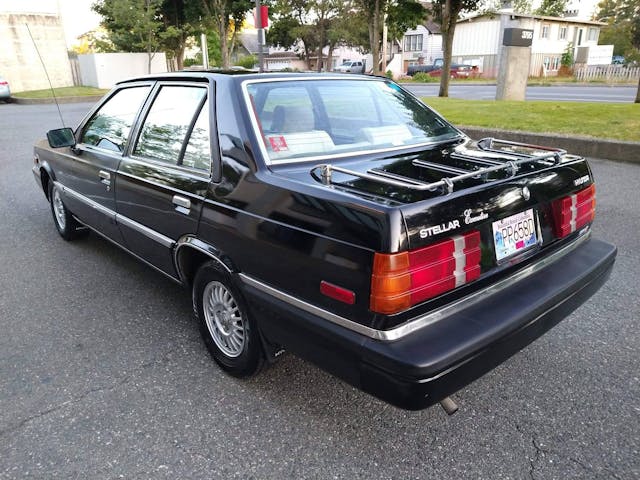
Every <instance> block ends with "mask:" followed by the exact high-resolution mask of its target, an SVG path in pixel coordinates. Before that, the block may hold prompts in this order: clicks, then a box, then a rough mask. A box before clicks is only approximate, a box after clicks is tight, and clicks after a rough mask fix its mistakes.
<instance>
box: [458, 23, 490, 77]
mask: <svg viewBox="0 0 640 480" xmlns="http://www.w3.org/2000/svg"><path fill="white" fill-rule="evenodd" d="M501 44H502V27H501V23H500V17H494V18H488V17H487V18H478V19H474V21H472V22H468V23H459V24H458V25H457V26H456V33H455V35H454V37H453V49H452V60H453V62H454V63H463V64H469V65H475V66H477V67H478V70H479V72H480V73H481V74H482V75H483V76H485V77H495V76H496V75H497V69H498V65H499V62H498V58H499V55H500V48H499V46H500V45H501Z"/></svg>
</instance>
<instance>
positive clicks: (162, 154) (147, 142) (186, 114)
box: [133, 85, 207, 165]
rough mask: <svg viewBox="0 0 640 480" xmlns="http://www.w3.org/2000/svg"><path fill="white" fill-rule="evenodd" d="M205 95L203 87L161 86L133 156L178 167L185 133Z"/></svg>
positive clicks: (205, 90)
mask: <svg viewBox="0 0 640 480" xmlns="http://www.w3.org/2000/svg"><path fill="white" fill-rule="evenodd" d="M206 96H207V89H206V88H204V87H190V86H184V85H165V86H163V87H162V88H161V89H160V91H159V92H158V95H157V96H156V98H155V100H154V101H153V105H151V108H150V109H149V113H148V114H147V118H146V119H145V121H144V124H143V125H142V129H141V131H140V137H139V138H138V142H137V144H136V146H135V149H134V151H133V154H134V155H137V156H141V157H145V158H149V159H152V160H158V161H160V162H166V163H170V164H173V165H178V163H179V161H180V153H181V152H182V146H183V145H184V141H185V138H186V136H187V133H188V132H189V129H190V128H191V125H192V124H193V123H192V122H193V121H194V118H195V115H196V113H197V112H198V111H199V109H200V107H201V106H202V104H203V103H204V101H205V99H206Z"/></svg>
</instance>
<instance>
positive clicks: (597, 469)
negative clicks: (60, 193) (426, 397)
mask: <svg viewBox="0 0 640 480" xmlns="http://www.w3.org/2000/svg"><path fill="white" fill-rule="evenodd" d="M88 107H89V106H88V105H86V104H80V105H63V106H62V109H63V112H64V114H65V117H66V119H67V122H68V123H75V122H76V121H77V120H79V118H80V117H81V116H82V115H83V113H84V112H85V110H86V109H87V108H88ZM57 126H59V123H58V120H57V114H56V111H55V107H54V106H51V105H34V106H26V105H23V106H21V105H0V146H1V148H0V219H1V227H0V228H1V229H0V232H2V241H0V259H1V261H2V266H3V267H2V269H0V478H3V479H4V478H19V479H22V478H46V479H51V478H63V479H71V478H91V479H103V478H104V479H111V478H114V479H115V478H134V479H138V478H139V479H148V478H154V479H156V478H157V479H163V478H242V479H250V478H256V479H264V478H274V479H275V478H277V479H283V478H346V479H355V478H363V479H373V478H376V479H377V478H402V479H410V478H425V479H426V478H429V479H447V478H453V479H526V478H531V479H556V478H557V479H563V480H566V479H585V478H588V479H611V478H614V479H634V478H640V354H639V351H640V349H639V347H640V329H639V328H638V319H639V318H640V306H639V303H638V278H639V277H640V252H639V250H638V240H637V236H638V232H639V231H640V213H639V212H640V202H639V195H638V178H640V167H638V166H637V165H631V164H621V163H612V162H608V161H606V160H594V161H593V163H592V165H593V168H594V171H595V174H596V177H597V179H598V215H597V220H596V224H595V227H594V229H595V234H596V235H597V236H599V237H602V238H608V239H609V240H611V241H613V242H615V243H616V244H617V245H618V247H619V257H618V262H617V264H616V267H615V270H614V272H613V275H612V277H611V280H610V281H609V282H608V284H606V285H605V286H604V287H603V289H602V290H601V291H600V292H598V293H597V294H596V296H595V297H593V298H592V299H591V300H590V301H589V302H588V303H587V304H585V305H584V306H582V307H581V308H580V309H579V310H578V311H577V312H575V313H574V314H573V315H571V316H570V317H569V318H567V319H566V320H565V321H563V322H562V323H561V324H560V325H558V326H557V327H556V328H554V329H553V330H551V331H550V332H549V333H547V334H546V335H545V336H544V337H542V338H540V339H538V341H536V342H535V343H534V344H532V345H530V346H529V347H528V348H526V349H525V350H523V351H522V352H520V353H519V354H517V355H516V356H515V357H513V358H512V359H510V360H509V361H507V362H506V363H505V364H503V365H501V366H500V367H498V368H497V369H496V370H494V371H493V372H491V373H490V374H488V375H486V376H485V377H483V378H481V379H479V380H478V381H476V382H474V383H473V384H471V385H470V386H468V387H466V388H464V389H463V390H461V391H460V392H459V393H458V394H456V395H455V398H456V400H457V401H458V403H459V405H460V411H459V412H458V413H457V414H455V415H454V416H453V417H447V416H446V415H445V414H444V412H443V411H442V410H441V409H440V408H439V407H436V408H431V409H428V410H425V411H421V412H406V411H402V410H397V409H395V408H393V407H390V406H388V405H386V404H384V403H381V402H379V401H377V400H375V399H373V398H371V397H369V396H368V395H366V394H364V393H361V392H359V391H357V390H355V389H353V388H351V387H349V386H348V385H345V384H343V383H342V382H340V381H339V380H336V379H335V378H333V377H331V376H329V375H327V374H325V373H323V372H322V371H320V370H319V369H317V368H316V367H314V366H313V365H311V364H308V363H305V362H304V361H302V360H300V359H298V358H296V357H294V356H292V355H286V356H284V358H282V360H281V361H280V362H279V363H278V364H276V365H275V366H273V367H271V368H270V369H268V370H267V371H265V372H263V373H262V374H261V375H260V376H259V377H257V378H254V379H252V380H249V381H240V380H236V379H233V378H230V377H228V376H226V375H224V374H223V373H221V372H220V371H219V370H218V369H217V368H216V367H215V365H214V363H213V362H212V361H211V360H210V358H209V355H208V353H207V352H206V350H205V348H204V346H203V344H202V343H201V340H200V337H199V334H198V330H197V327H196V324H195V322H194V321H193V320H192V316H191V305H190V301H189V295H188V294H187V293H186V292H184V291H183V290H182V289H181V288H180V287H178V286H177V285H175V284H173V283H171V282H170V281H168V280H166V279H164V278H163V277H161V276H160V275H158V274H157V273H155V272H154V271H152V270H151V269H149V268H148V267H146V266H144V265H142V264H140V263H139V262H137V261H136V260H134V259H133V258H132V257H130V256H128V255H127V254H126V253H124V252H122V251H120V250H119V249H118V248H116V247H114V246H112V245H111V244H109V243H107V242H106V241H104V240H102V239H101V238H99V237H98V236H97V235H91V236H89V237H88V238H86V239H84V240H80V241H76V242H73V243H67V242H65V241H63V240H62V239H61V238H60V237H59V236H58V234H57V233H56V231H55V229H54V226H53V223H52V219H51V215H50V211H49V208H48V204H47V203H46V201H45V199H44V196H43V195H42V192H40V191H39V190H38V189H37V188H36V185H35V183H34V181H33V178H32V175H31V172H30V168H31V158H32V157H31V145H32V143H33V141H34V140H35V139H36V138H38V137H41V136H43V134H44V131H45V130H46V129H48V128H52V127H57Z"/></svg>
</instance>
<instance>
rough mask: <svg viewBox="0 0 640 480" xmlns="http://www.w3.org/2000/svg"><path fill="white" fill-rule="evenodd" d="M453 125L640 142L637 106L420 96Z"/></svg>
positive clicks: (639, 121)
mask: <svg viewBox="0 0 640 480" xmlns="http://www.w3.org/2000/svg"><path fill="white" fill-rule="evenodd" d="M422 100H423V101H424V102H425V103H426V104H427V105H429V106H431V107H433V108H435V109H436V110H437V111H438V112H440V113H441V114H442V115H443V116H444V117H445V118H446V119H447V120H449V121H450V122H451V123H453V124H454V125H466V126H469V127H489V128H499V129H504V130H524V131H530V132H539V133H559V134H567V135H572V134H573V135H581V136H589V137H596V138H609V139H615V140H628V141H633V142H639V141H640V104H637V103H584V102H545V101H527V102H514V101H495V100H461V99H457V98H438V97H423V99H422Z"/></svg>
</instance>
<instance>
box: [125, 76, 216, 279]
mask: <svg viewBox="0 0 640 480" xmlns="http://www.w3.org/2000/svg"><path fill="white" fill-rule="evenodd" d="M152 95H153V97H154V98H153V101H152V103H151V104H150V105H149V106H148V107H147V109H146V111H145V112H144V113H143V115H144V121H143V122H141V125H140V127H139V128H138V131H136V132H134V135H135V137H136V138H137V140H136V142H135V143H134V144H133V145H132V146H131V148H130V149H129V150H128V155H126V156H125V158H124V159H123V160H122V162H121V163H120V167H119V169H118V178H117V192H116V210H117V216H116V219H117V222H118V225H119V226H120V229H121V231H122V233H123V236H124V239H125V243H126V245H127V248H128V249H129V250H131V251H132V252H133V253H135V254H136V255H138V256H140V257H142V258H143V259H144V260H146V261H148V262H150V263H151V264H153V265H155V266H156V267H157V268H159V269H161V270H162V271H164V272H166V273H168V274H169V275H172V276H177V273H176V271H175V267H174V263H173V246H174V245H175V242H176V241H177V240H178V239H180V237H182V236H184V235H187V234H195V233H196V232H197V227H198V221H199V219H200V212H201V210H202V204H203V201H204V198H205V195H206V192H207V188H208V186H209V183H210V181H211V154H210V152H211V149H210V134H209V128H210V126H209V118H210V116H209V114H210V112H209V100H208V98H209V95H208V85H207V84H206V83H193V82H191V83H184V82H182V83H178V82H162V83H159V84H158V85H157V86H156V88H155V89H154V92H153V93H152Z"/></svg>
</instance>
